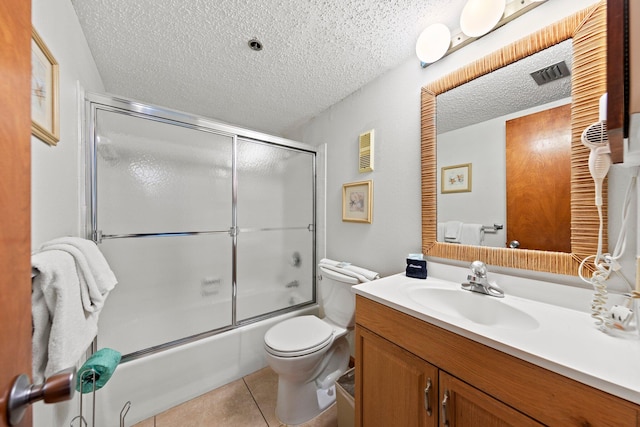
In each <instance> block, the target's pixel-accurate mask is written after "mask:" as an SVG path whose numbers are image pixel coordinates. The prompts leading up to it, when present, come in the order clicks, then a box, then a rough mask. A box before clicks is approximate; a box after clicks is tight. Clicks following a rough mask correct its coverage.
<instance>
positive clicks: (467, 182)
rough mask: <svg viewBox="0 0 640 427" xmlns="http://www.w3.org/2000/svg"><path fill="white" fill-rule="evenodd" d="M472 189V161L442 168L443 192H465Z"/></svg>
mask: <svg viewBox="0 0 640 427" xmlns="http://www.w3.org/2000/svg"><path fill="white" fill-rule="evenodd" d="M469 191H471V163H465V164H463V165H454V166H445V167H443V168H442V176H441V192H442V193H443V194H445V193H464V192H469Z"/></svg>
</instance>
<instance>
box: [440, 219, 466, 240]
mask: <svg viewBox="0 0 640 427" xmlns="http://www.w3.org/2000/svg"><path fill="white" fill-rule="evenodd" d="M461 234H462V222H460V221H447V222H445V223H444V241H445V242H448V243H460V235H461Z"/></svg>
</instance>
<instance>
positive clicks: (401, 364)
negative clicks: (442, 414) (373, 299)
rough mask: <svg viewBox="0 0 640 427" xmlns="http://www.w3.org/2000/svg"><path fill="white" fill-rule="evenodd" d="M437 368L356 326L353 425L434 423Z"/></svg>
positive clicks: (432, 424) (403, 426)
mask: <svg viewBox="0 0 640 427" xmlns="http://www.w3.org/2000/svg"><path fill="white" fill-rule="evenodd" d="M437 383H438V370H437V368H436V367H435V366H433V365H430V364H428V363H427V362H425V361H424V360H422V359H420V358H418V357H416V356H415V355H413V354H411V353H409V352H408V351H406V350H403V349H402V348H400V347H398V346H397V345H395V344H393V343H391V342H389V341H387V340H385V339H384V338H381V337H379V336H378V335H375V334H373V333H372V332H370V331H368V330H366V329H364V328H362V327H360V326H356V425H357V426H366V427H376V426H384V427H389V426H402V427H412V426H416V427H418V426H420V427H422V426H437V425H438V406H437V400H436V399H437V396H438V393H437Z"/></svg>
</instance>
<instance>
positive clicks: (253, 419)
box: [155, 380, 267, 427]
mask: <svg viewBox="0 0 640 427" xmlns="http://www.w3.org/2000/svg"><path fill="white" fill-rule="evenodd" d="M178 426H179V427H208V426H216V427H266V426H267V423H266V422H265V420H264V418H263V417H262V414H261V413H260V411H259V409H258V408H257V406H256V404H255V402H254V400H253V398H252V397H251V393H249V390H248V389H247V387H246V386H245V383H244V381H243V380H237V381H234V382H232V383H230V384H227V385H225V386H222V387H220V388H218V389H216V390H213V391H211V392H209V393H207V394H204V395H202V396H199V397H197V398H195V399H193V400H190V401H188V402H186V403H183V404H182V405H179V406H177V407H175V408H172V409H170V410H168V411H166V412H163V413H161V414H159V415H157V416H156V425H155V427H178Z"/></svg>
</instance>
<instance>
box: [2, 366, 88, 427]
mask: <svg viewBox="0 0 640 427" xmlns="http://www.w3.org/2000/svg"><path fill="white" fill-rule="evenodd" d="M75 377H76V368H75V367H73V368H68V369H65V370H64V371H60V372H58V373H57V374H53V375H52V376H50V377H49V378H47V379H46V380H45V381H44V383H42V384H39V385H33V384H31V383H30V381H29V377H28V376H27V375H26V374H21V375H18V377H17V378H16V379H15V380H14V382H13V386H12V387H11V391H10V392H9V398H8V400H7V420H8V421H9V425H10V426H15V425H18V424H19V423H20V421H22V418H23V417H24V414H25V412H26V411H27V408H28V407H29V405H31V404H33V403H36V402H39V401H41V400H44V403H57V402H63V401H65V400H71V398H72V397H73V394H74V392H75V388H74V378H75Z"/></svg>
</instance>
